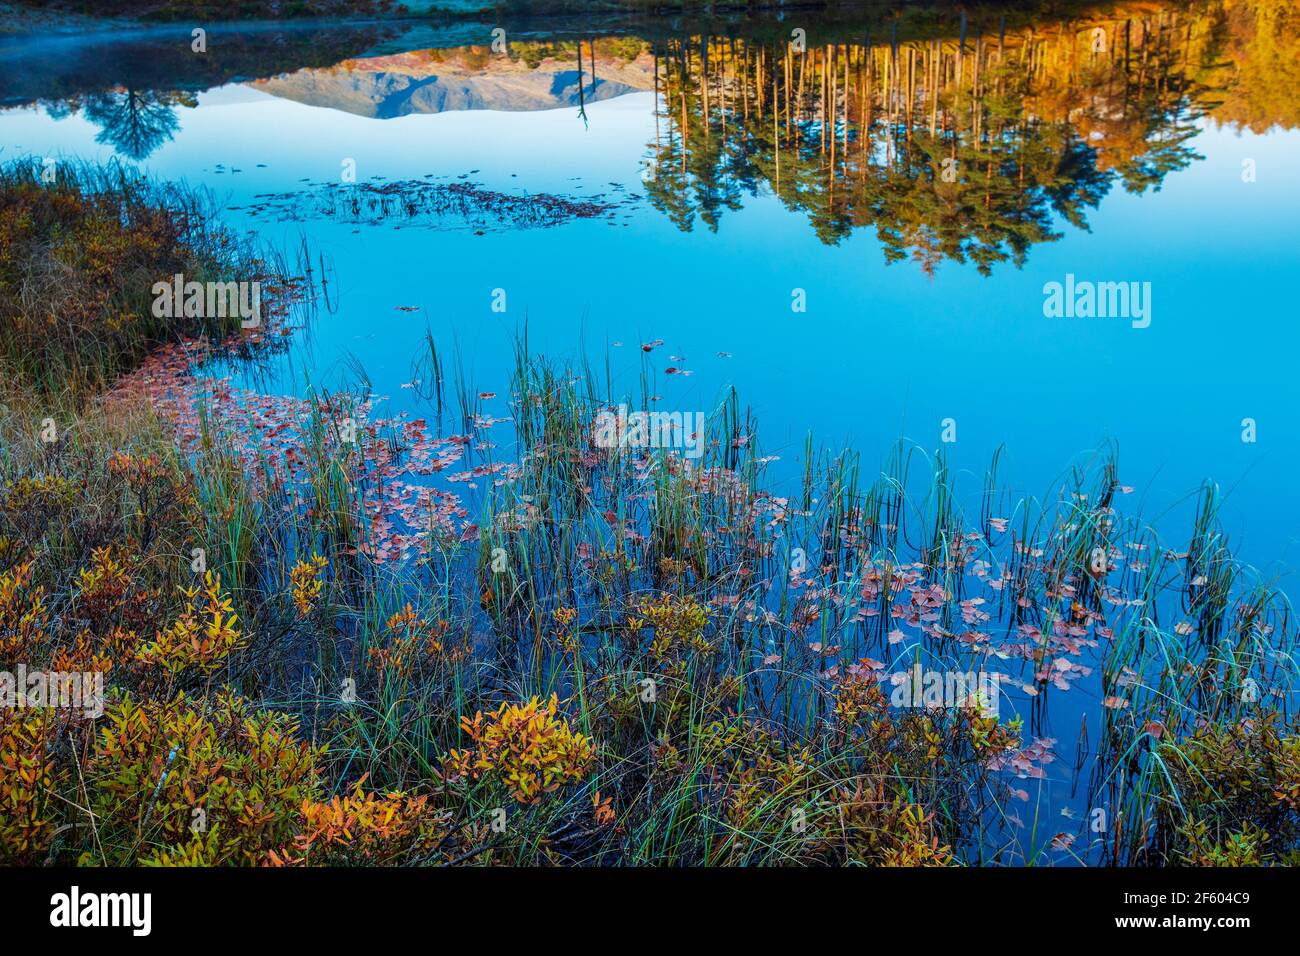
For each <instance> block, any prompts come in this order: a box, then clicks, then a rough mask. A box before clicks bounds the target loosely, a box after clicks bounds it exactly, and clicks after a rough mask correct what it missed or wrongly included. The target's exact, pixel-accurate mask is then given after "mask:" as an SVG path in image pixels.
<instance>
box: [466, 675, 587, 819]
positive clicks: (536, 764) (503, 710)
mask: <svg viewBox="0 0 1300 956" xmlns="http://www.w3.org/2000/svg"><path fill="white" fill-rule="evenodd" d="M558 708H559V701H558V699H557V698H556V697H555V695H552V696H551V699H550V700H549V701H548V702H546V703H542V702H541V701H539V700H538V699H537V698H536V697H534V698H532V699H531V700H529V701H527V702H526V703H518V704H512V703H503V704H501V706H500V707H498V708H497V709H496V711H495V712H494V713H491V714H488V715H486V716H485V715H484V714H483V712H482V711H479V712H478V713H476V714H475V715H474V716H473V717H472V718H471V717H463V718H461V729H462V730H463V731H464V733H465V735H466V736H467V737H468V738H469V741H470V744H469V746H468V747H466V748H465V749H463V750H456V749H453V750H452V751H451V752H450V753H449V755H448V760H447V763H448V769H449V772H450V773H451V774H453V775H455V776H459V777H466V778H470V779H474V780H478V779H483V778H487V779H489V780H491V781H493V782H495V783H497V784H499V785H501V786H503V787H504V788H505V790H506V792H507V793H509V795H510V796H511V797H512V798H513V799H514V800H516V801H518V802H519V803H536V802H537V801H538V800H540V799H542V797H544V796H545V795H546V794H549V793H553V792H554V791H556V790H558V789H559V788H561V787H563V786H564V785H565V784H568V783H572V782H574V781H577V780H579V779H581V778H582V776H583V774H584V773H585V772H586V771H587V770H588V769H589V767H590V766H591V763H592V760H593V758H594V757H595V746H594V744H593V742H592V740H591V739H590V738H589V737H587V736H585V735H584V734H581V733H577V732H575V731H574V730H573V728H572V727H571V726H570V725H569V722H568V721H567V720H566V719H565V718H564V717H563V716H561V715H560V714H558V712H557V711H558Z"/></svg>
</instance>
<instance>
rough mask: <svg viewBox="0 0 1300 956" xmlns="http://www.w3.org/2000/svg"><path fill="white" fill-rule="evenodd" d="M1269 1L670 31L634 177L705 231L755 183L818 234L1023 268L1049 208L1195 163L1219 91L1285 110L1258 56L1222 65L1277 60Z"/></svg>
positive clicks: (1152, 180) (1141, 184) (1250, 104)
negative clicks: (853, 33)
mask: <svg viewBox="0 0 1300 956" xmlns="http://www.w3.org/2000/svg"><path fill="white" fill-rule="evenodd" d="M1281 7H1282V3H1281V2H1280V0H1253V2H1249V3H1235V2H1230V0H1224V2H1216V3H1210V4H1204V5H1199V6H1195V7H1168V8H1159V7H1157V8H1151V7H1142V8H1140V9H1137V8H1135V9H1134V10H1133V11H1132V12H1131V13H1126V12H1123V11H1120V12H1116V13H1114V14H1112V15H1109V16H1107V17H1105V18H1090V19H1087V20H1079V21H1075V22H1060V23H1054V24H1052V25H1051V26H1050V27H1049V28H1047V29H1046V30H1043V29H1037V28H1035V27H1032V26H1031V27H1028V28H1024V29H1020V30H1010V29H1008V28H1007V27H1006V25H1005V21H1004V20H1002V19H1001V18H998V17H995V18H994V19H993V21H992V22H991V23H989V22H985V21H980V20H976V19H974V18H971V19H970V20H968V19H967V18H966V16H965V15H962V16H961V19H960V23H959V27H958V29H957V30H956V31H955V35H953V36H951V37H949V38H941V37H940V36H937V35H936V36H935V37H933V38H931V39H926V40H915V39H913V40H906V41H904V40H901V39H899V37H898V35H897V32H896V31H894V30H887V31H886V32H885V33H884V35H883V36H882V35H872V36H870V37H869V38H867V39H866V41H865V42H848V41H833V42H825V43H817V42H813V41H812V40H811V39H809V40H808V41H807V42H805V43H800V42H799V40H800V39H801V38H800V37H799V36H797V35H796V36H794V37H793V42H790V41H787V40H784V39H783V40H782V41H780V42H758V43H754V42H746V41H744V40H739V39H736V38H718V37H712V36H708V35H697V36H691V37H683V38H679V39H674V40H668V41H663V42H660V43H657V44H655V57H656V64H655V69H656V88H657V91H658V93H659V94H660V96H661V98H662V99H661V107H662V112H661V114H660V116H659V122H657V124H656V138H655V143H654V146H653V149H654V169H653V179H652V180H651V181H650V182H648V183H647V192H648V193H649V195H650V197H651V199H652V201H654V202H655V203H656V204H657V205H658V206H659V207H660V208H661V209H663V210H664V211H665V212H666V213H667V215H669V217H670V218H671V219H672V220H673V221H674V222H676V223H677V224H678V225H679V226H680V227H681V228H683V229H690V228H692V227H693V225H694V222H695V220H696V219H697V218H698V219H699V220H701V221H702V222H703V223H704V224H705V225H707V226H708V227H710V228H716V226H717V224H718V221H719V218H720V217H721V215H722V213H723V212H724V211H725V210H727V209H737V208H739V206H740V204H741V200H742V197H743V196H744V195H745V194H750V195H753V194H755V193H756V192H757V191H758V190H759V188H760V187H763V188H766V189H770V190H772V191H773V192H774V193H775V194H776V195H777V196H779V197H780V199H781V201H782V202H783V203H784V204H785V205H786V206H787V207H789V208H791V209H797V210H800V211H802V212H803V213H804V214H805V215H806V216H807V217H808V218H809V220H810V221H811V223H812V224H813V226H814V228H815V229H816V231H817V234H818V235H819V236H820V237H821V238H822V239H823V240H824V241H826V242H828V243H834V242H838V241H839V240H841V239H842V238H844V237H845V236H847V235H848V234H849V233H850V232H852V231H853V230H855V229H858V228H862V227H866V226H874V227H875V230H876V233H877V235H878V237H879V238H880V240H881V242H882V243H883V244H884V248H885V255H886V257H887V258H888V259H889V260H891V261H894V260H899V259H903V258H906V257H908V256H911V257H912V258H914V259H916V260H917V261H919V262H920V263H921V264H922V266H923V267H924V268H926V269H927V270H930V269H933V268H934V266H935V265H936V264H937V263H938V262H940V261H942V260H943V259H952V260H955V261H970V262H974V263H975V264H976V265H977V267H978V268H979V269H980V271H982V272H987V271H989V270H990V269H991V268H992V266H993V265H994V264H995V263H998V262H1002V261H1006V260H1011V261H1014V262H1016V263H1017V264H1019V263H1021V262H1023V261H1024V259H1025V256H1026V255H1027V253H1028V250H1029V249H1030V247H1032V246H1033V245H1035V244H1037V243H1040V242H1044V241H1050V240H1052V239H1054V238H1057V236H1058V234H1057V233H1055V232H1054V231H1053V229H1052V221H1053V216H1054V215H1056V216H1060V217H1062V218H1064V219H1066V220H1068V221H1069V222H1071V223H1073V224H1074V225H1076V226H1079V227H1084V226H1086V219H1085V212H1086V210H1087V209H1088V208H1089V207H1093V206H1096V205H1097V204H1098V203H1099V202H1100V200H1101V199H1102V197H1103V196H1105V195H1106V194H1107V193H1108V192H1109V190H1110V189H1111V188H1112V186H1113V184H1114V183H1116V182H1119V183H1121V184H1122V185H1123V186H1124V188H1125V189H1127V190H1129V191H1131V192H1142V191H1144V190H1146V189H1148V188H1158V187H1159V185H1160V183H1161V181H1162V180H1163V178H1164V176H1165V175H1166V174H1168V173H1169V172H1170V171H1172V170H1177V169H1180V168H1183V167H1184V166H1186V165H1187V164H1188V163H1189V162H1191V161H1192V159H1194V158H1195V154H1194V153H1193V152H1192V151H1191V149H1190V148H1189V147H1188V145H1187V140H1188V139H1189V138H1190V137H1191V136H1192V135H1194V133H1195V127H1194V125H1193V121H1194V120H1195V119H1196V118H1197V117H1198V116H1200V115H1204V114H1206V113H1209V114H1210V115H1213V114H1214V111H1215V110H1216V109H1222V108H1223V106H1222V105H1221V104H1224V105H1226V104H1231V109H1230V110H1229V111H1227V112H1226V113H1225V114H1224V118H1225V119H1230V120H1231V121H1233V122H1241V123H1247V124H1249V125H1252V126H1255V127H1259V126H1267V125H1269V124H1270V123H1271V122H1273V121H1274V120H1275V119H1276V120H1277V121H1280V122H1284V123H1289V122H1290V116H1289V112H1288V110H1287V108H1286V107H1285V106H1283V105H1279V106H1278V112H1277V113H1275V114H1273V115H1272V116H1266V117H1262V116H1261V114H1260V113H1259V112H1257V110H1260V109H1263V108H1266V104H1265V103H1264V102H1263V101H1261V100H1260V99H1259V98H1258V97H1255V96H1252V95H1251V94H1250V93H1249V92H1248V91H1245V90H1243V89H1242V86H1243V84H1246V83H1249V82H1251V81H1253V80H1254V79H1255V78H1256V75H1257V74H1258V73H1260V72H1267V66H1266V65H1265V64H1252V65H1249V66H1245V65H1239V66H1236V67H1233V66H1232V65H1227V66H1225V65H1224V63H1223V56H1224V51H1225V49H1226V48H1227V47H1229V46H1232V47H1233V48H1235V49H1238V50H1258V51H1259V53H1260V56H1261V57H1265V58H1269V59H1268V62H1275V61H1277V60H1278V59H1279V58H1280V57H1281V53H1280V52H1279V51H1280V49H1281V41H1282V40H1285V39H1287V38H1288V37H1289V39H1290V41H1291V42H1290V44H1289V47H1287V48H1288V49H1289V50H1292V51H1294V50H1295V49H1296V48H1297V44H1296V43H1295V42H1294V40H1295V37H1296V31H1295V30H1294V26H1295V22H1294V16H1292V18H1291V20H1289V21H1288V19H1287V17H1286V16H1284V15H1283V14H1282V13H1281V12H1280V10H1281ZM1247 13H1249V14H1250V15H1249V16H1247ZM1288 24H1289V28H1290V33H1289V34H1288V33H1287V32H1286V30H1282V29H1278V26H1279V25H1282V26H1288ZM1265 33H1267V36H1266V39H1261V37H1262V36H1264V34H1265ZM1291 56H1292V58H1294V53H1292V54H1291Z"/></svg>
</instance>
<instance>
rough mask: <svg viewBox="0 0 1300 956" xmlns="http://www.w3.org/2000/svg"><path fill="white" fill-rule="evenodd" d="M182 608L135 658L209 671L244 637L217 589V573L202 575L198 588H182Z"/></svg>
mask: <svg viewBox="0 0 1300 956" xmlns="http://www.w3.org/2000/svg"><path fill="white" fill-rule="evenodd" d="M181 590H182V593H183V594H184V595H185V609H184V610H183V611H182V612H181V615H180V617H178V618H177V619H176V621H175V623H173V624H172V625H171V626H170V627H168V628H167V629H166V630H163V631H160V632H159V633H158V637H157V638H156V639H155V640H154V642H153V643H152V644H149V645H148V646H146V647H144V648H143V649H142V650H141V651H140V654H139V659H140V660H141V661H142V662H144V663H146V664H152V665H157V666H159V667H162V668H163V669H164V670H166V671H168V672H169V673H173V674H175V673H179V672H181V671H184V670H187V669H190V668H194V669H197V670H199V671H202V672H203V673H211V672H212V671H215V670H217V669H218V668H219V667H221V666H222V665H223V664H224V663H225V662H226V659H227V658H229V657H230V655H231V654H233V653H235V652H236V651H238V650H240V649H241V648H243V647H244V645H245V644H246V643H247V641H246V640H245V638H244V635H243V633H242V632H241V631H240V629H239V615H237V614H236V613H235V610H234V605H233V603H232V602H231V600H230V598H229V596H227V595H226V594H225V593H223V592H222V590H221V577H220V575H213V574H212V572H211V571H209V572H208V573H207V574H205V575H204V576H203V586H202V587H201V588H198V587H195V588H182V589H181Z"/></svg>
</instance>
